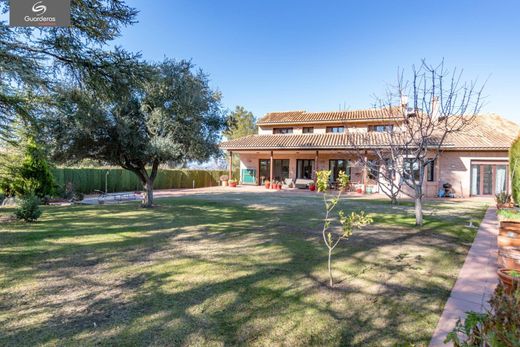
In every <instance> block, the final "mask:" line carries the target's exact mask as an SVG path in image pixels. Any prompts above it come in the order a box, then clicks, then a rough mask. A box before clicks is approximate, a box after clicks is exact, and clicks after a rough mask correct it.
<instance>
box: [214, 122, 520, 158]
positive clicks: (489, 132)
mask: <svg viewBox="0 0 520 347" xmlns="http://www.w3.org/2000/svg"><path fill="white" fill-rule="evenodd" d="M519 132H520V127H519V126H518V125H517V124H516V123H513V122H511V121H508V120H506V119H504V118H502V117H500V116H497V115H490V116H477V117H475V120H474V123H473V124H472V125H471V126H469V127H468V129H466V130H465V131H463V132H459V133H456V134H452V135H450V136H449V137H448V138H447V139H446V140H445V142H444V146H443V147H444V148H445V149H448V150H449V149H451V150H453V149H457V150H507V149H509V147H510V146H511V143H512V142H513V140H514V139H515V138H516V137H517V136H518V134H519ZM388 143H389V134H387V133H378V132H368V133H361V132H359V133H358V132H356V133H348V132H347V133H343V134H334V133H325V134H276V135H250V136H246V137H242V138H238V139H235V140H231V141H226V142H223V143H221V144H220V147H221V148H222V149H226V150H275V149H337V148H342V149H352V148H355V147H356V146H357V147H358V148H371V147H383V146H385V145H387V144H388Z"/></svg>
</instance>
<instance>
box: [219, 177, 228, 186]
mask: <svg viewBox="0 0 520 347" xmlns="http://www.w3.org/2000/svg"><path fill="white" fill-rule="evenodd" d="M228 181H229V176H228V175H222V176H220V182H222V187H226V186H227V185H228Z"/></svg>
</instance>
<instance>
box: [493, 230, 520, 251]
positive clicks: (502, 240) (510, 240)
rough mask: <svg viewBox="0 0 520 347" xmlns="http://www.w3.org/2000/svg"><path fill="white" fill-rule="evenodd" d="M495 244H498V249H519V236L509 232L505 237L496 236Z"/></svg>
mask: <svg viewBox="0 0 520 347" xmlns="http://www.w3.org/2000/svg"><path fill="white" fill-rule="evenodd" d="M497 244H498V247H499V248H504V247H519V248H520V234H516V233H513V232H509V233H507V234H505V235H498V236H497Z"/></svg>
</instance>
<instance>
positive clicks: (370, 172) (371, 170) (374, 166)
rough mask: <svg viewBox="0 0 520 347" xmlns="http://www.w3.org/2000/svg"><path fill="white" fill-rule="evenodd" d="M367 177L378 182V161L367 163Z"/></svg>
mask: <svg viewBox="0 0 520 347" xmlns="http://www.w3.org/2000/svg"><path fill="white" fill-rule="evenodd" d="M367 177H368V179H369V180H374V181H377V179H378V178H379V163H378V161H377V160H368V161H367Z"/></svg>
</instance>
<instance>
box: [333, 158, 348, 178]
mask: <svg viewBox="0 0 520 347" xmlns="http://www.w3.org/2000/svg"><path fill="white" fill-rule="evenodd" d="M329 170H330V171H331V180H332V181H336V180H337V179H338V176H339V172H340V171H343V172H345V173H346V174H347V176H348V177H349V178H350V165H349V161H348V160H345V159H331V160H329Z"/></svg>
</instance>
